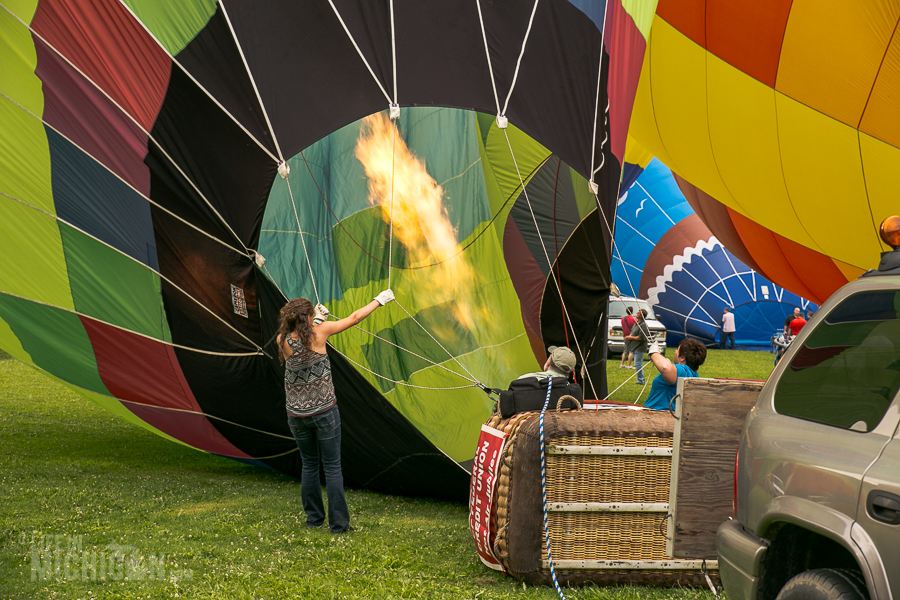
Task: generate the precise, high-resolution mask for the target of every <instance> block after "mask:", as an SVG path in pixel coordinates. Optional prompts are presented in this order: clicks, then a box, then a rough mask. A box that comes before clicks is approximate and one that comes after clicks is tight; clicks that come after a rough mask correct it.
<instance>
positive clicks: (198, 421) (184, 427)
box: [80, 316, 251, 458]
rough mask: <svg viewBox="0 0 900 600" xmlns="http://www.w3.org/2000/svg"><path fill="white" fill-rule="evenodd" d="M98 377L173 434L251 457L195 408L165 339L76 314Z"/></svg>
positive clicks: (135, 410)
mask: <svg viewBox="0 0 900 600" xmlns="http://www.w3.org/2000/svg"><path fill="white" fill-rule="evenodd" d="M80 318H81V322H82V324H83V325H84V328H85V330H86V331H87V334H88V337H89V338H90V340H91V346H92V347H93V349H94V356H95V357H96V359H97V369H98V371H99V372H100V378H101V379H102V380H103V383H104V385H106V388H107V389H108V390H109V391H110V393H111V394H112V395H113V396H115V397H116V398H118V399H120V400H122V401H123V402H122V403H123V405H124V406H125V407H126V408H128V410H130V411H131V412H133V413H134V414H135V415H137V416H138V417H139V418H140V419H142V420H143V421H144V422H146V423H148V424H149V425H152V426H153V427H156V428H157V429H159V430H160V431H162V432H163V433H166V434H168V435H170V436H172V437H174V438H175V439H178V440H181V441H182V442H184V443H186V444H189V445H190V446H193V447H194V448H198V449H200V450H205V451H207V452H214V453H215V454H222V455H224V456H232V457H240V458H251V457H250V456H249V455H247V454H246V453H244V452H243V451H241V450H238V449H237V448H235V447H234V445H233V444H232V443H231V442H229V441H228V440H227V439H226V438H225V437H224V436H223V435H222V434H221V433H219V431H218V430H217V429H216V428H215V427H213V425H212V424H211V423H210V422H209V421H208V420H207V418H206V417H205V416H204V415H203V414H202V413H201V410H200V406H199V405H198V404H197V401H196V400H195V399H194V395H193V393H191V389H190V387H189V386H188V383H187V381H185V379H184V375H183V374H182V372H181V368H180V367H179V366H178V360H177V359H176V357H175V352H174V351H173V350H172V347H171V346H169V345H168V344H163V343H162V342H158V341H156V340H152V339H150V338H145V337H143V336H140V335H137V334H134V333H131V332H129V331H125V330H123V329H118V328H116V327H112V326H110V325H106V324H105V323H101V322H100V321H95V320H94V319H89V318H87V317H84V316H81V317H80Z"/></svg>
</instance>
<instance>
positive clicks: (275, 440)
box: [175, 347, 300, 477]
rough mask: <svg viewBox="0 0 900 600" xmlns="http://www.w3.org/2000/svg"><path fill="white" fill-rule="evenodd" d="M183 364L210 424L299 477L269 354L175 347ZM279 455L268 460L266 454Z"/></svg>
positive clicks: (241, 446) (240, 445)
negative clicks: (218, 353) (231, 353)
mask: <svg viewBox="0 0 900 600" xmlns="http://www.w3.org/2000/svg"><path fill="white" fill-rule="evenodd" d="M175 354H176V356H177V357H178V364H179V365H180V366H181V370H182V372H183V373H184V376H185V379H187V381H188V383H189V385H190V386H191V391H192V392H193V394H194V397H195V398H196V399H197V403H198V404H199V405H200V408H201V409H202V410H203V412H204V413H205V414H206V415H209V416H210V417H218V418H209V422H210V423H212V424H213V426H214V427H215V428H216V429H217V430H218V431H219V432H220V433H221V434H222V435H224V436H225V438H226V439H228V441H229V442H231V443H232V444H234V445H235V446H236V447H237V448H239V449H240V450H243V451H244V452H246V453H247V454H249V455H250V456H252V457H254V458H257V459H259V460H261V461H262V462H264V463H265V464H267V465H269V466H271V467H274V468H276V469H278V470H280V471H284V472H286V473H289V474H291V475H294V476H295V477H296V476H299V475H300V471H299V462H300V461H299V456H297V454H298V453H297V452H294V450H295V449H296V447H297V444H296V442H295V441H294V438H293V436H292V435H291V431H290V429H289V428H288V424H287V416H286V414H285V410H284V390H283V389H282V385H283V384H282V382H281V380H280V379H279V378H278V374H277V373H275V372H274V371H273V369H272V367H271V365H270V364H269V360H268V359H267V358H266V357H264V356H259V355H257V356H216V355H214V354H203V353H200V352H192V351H190V350H184V349H182V348H178V347H176V348H175ZM277 455H282V456H278V457H277V458H274V459H265V458H263V457H266V456H277Z"/></svg>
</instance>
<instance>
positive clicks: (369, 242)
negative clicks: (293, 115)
mask: <svg viewBox="0 0 900 600" xmlns="http://www.w3.org/2000/svg"><path fill="white" fill-rule="evenodd" d="M361 123H362V122H361V121H357V122H356V123H353V124H351V125H348V126H347V127H344V128H342V129H341V130H339V131H337V132H335V133H332V134H331V135H329V136H328V137H326V138H324V139H323V140H321V141H319V142H317V143H315V144H313V145H312V146H311V147H309V148H307V149H306V150H304V151H303V156H299V155H298V156H295V157H293V158H291V159H289V160H288V164H289V165H290V167H291V174H290V177H289V182H290V188H289V187H288V183H287V182H286V181H285V180H282V179H281V178H280V177H279V178H276V180H275V182H274V184H273V186H272V191H271V193H270V195H269V201H268V203H267V205H266V212H265V215H264V217H263V225H262V230H261V233H260V243H259V251H260V253H261V254H262V255H263V256H265V257H266V260H267V263H266V267H267V268H268V269H269V272H270V273H271V274H272V277H273V278H274V279H275V281H276V282H277V283H278V285H279V287H281V289H282V291H283V292H284V293H285V295H287V296H288V297H296V296H303V297H306V298H314V297H315V291H316V290H314V289H313V285H312V281H311V280H310V277H309V267H308V266H307V264H306V253H308V254H309V261H310V263H311V265H312V270H313V274H314V277H315V283H316V288H317V289H318V295H319V298H320V299H321V300H322V302H325V303H327V302H329V301H332V300H339V299H341V298H342V296H343V290H344V289H346V288H347V287H356V286H359V285H363V283H364V281H366V280H364V279H363V280H361V279H360V278H362V277H366V275H365V273H369V275H368V276H369V277H371V278H375V279H378V278H380V273H381V269H382V268H383V266H382V265H381V264H380V263H379V262H378V261H376V260H373V259H372V258H370V257H368V256H367V255H366V252H368V253H369V254H371V255H372V256H375V257H377V258H378V260H380V261H383V262H388V248H387V242H388V239H389V230H388V225H387V223H385V221H384V220H383V219H380V218H379V217H378V216H377V210H373V209H372V206H371V204H369V201H368V195H369V192H368V187H367V181H366V175H365V170H364V169H363V166H362V163H360V161H359V160H358V159H357V158H356V155H355V149H356V144H357V141H358V140H359V134H360V128H361ZM398 131H399V133H400V136H401V137H402V138H403V140H405V141H406V143H407V145H408V147H409V148H410V150H411V151H412V153H413V154H415V156H416V157H417V158H418V159H419V160H420V161H422V162H423V163H424V164H425V165H426V170H427V171H428V173H429V175H430V176H431V177H432V178H433V179H434V180H435V182H436V183H437V184H438V185H440V186H441V187H442V189H443V192H444V198H443V199H444V206H445V207H446V210H447V216H448V218H449V220H450V222H451V224H452V226H453V227H454V228H455V229H456V231H457V236H458V237H466V236H468V235H470V234H471V233H472V232H473V231H474V230H475V229H476V228H477V227H479V226H480V223H481V222H483V221H485V220H488V219H490V214H491V213H490V205H489V204H488V202H487V195H486V190H485V181H484V173H483V171H482V169H480V168H478V166H479V164H480V163H481V162H482V155H481V153H480V152H479V146H480V144H479V139H480V134H479V131H478V123H477V118H476V113H473V112H471V111H464V110H458V109H447V108H404V109H403V110H402V111H401V116H400V119H399V121H398ZM507 154H508V153H507ZM304 158H305V160H304ZM323 195H324V197H325V199H326V200H327V203H326V200H323V199H322V196H323ZM292 196H293V202H292ZM329 205H330V209H329ZM295 206H296V209H297V212H296V214H295V212H294V207H295ZM332 211H333V213H334V214H333V215H332ZM360 211H368V212H370V213H371V214H370V215H368V216H366V217H362V216H360V218H363V219H365V220H364V221H363V222H362V223H356V222H354V223H350V222H348V220H349V219H351V217H354V216H355V215H356V213H358V212H360ZM298 218H299V221H300V223H301V225H302V230H303V232H304V235H303V241H304V242H305V244H306V251H305V252H304V249H303V245H302V244H301V241H300V236H299V235H298V233H297V231H298V226H297V221H298ZM335 219H339V220H341V221H342V224H337V223H336V222H335ZM378 221H380V222H381V223H380V224H379V223H378ZM341 225H343V227H342V226H341ZM367 227H371V228H372V229H368V228H367ZM350 228H354V229H353V232H352V236H353V239H355V240H356V242H358V243H359V244H360V245H361V246H363V248H365V252H363V251H362V250H361V249H360V248H359V247H358V246H357V245H356V243H354V241H353V240H352V239H349V238H348V236H347V232H346V231H345V229H348V230H349V229H350ZM376 228H377V229H376ZM360 231H363V232H364V234H361V233H360ZM360 235H365V240H363V239H361V238H360V237H359V236H360ZM332 238H333V239H332ZM337 249H339V250H340V252H342V254H341V256H340V258H338V257H336V256H335V254H334V252H335V251H337ZM400 249H401V246H400V244H399V243H398V241H397V240H395V244H394V254H395V256H394V262H395V264H397V260H398V259H402V257H401V252H402V251H401V250H400ZM351 257H353V260H354V261H364V262H365V263H366V264H363V265H358V266H355V267H354V272H355V274H353V275H351V276H348V275H347V274H345V273H343V272H341V270H340V268H339V267H338V268H336V265H337V261H338V260H340V261H344V262H342V264H347V263H346V261H347V260H348V259H350V258H351ZM338 273H340V278H339V277H338ZM343 280H348V281H349V283H347V284H344V283H343Z"/></svg>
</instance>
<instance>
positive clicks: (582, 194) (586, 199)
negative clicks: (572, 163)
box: [563, 163, 597, 220]
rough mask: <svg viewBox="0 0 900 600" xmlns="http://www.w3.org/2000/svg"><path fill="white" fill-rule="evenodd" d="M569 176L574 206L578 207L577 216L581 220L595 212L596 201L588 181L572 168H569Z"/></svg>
mask: <svg viewBox="0 0 900 600" xmlns="http://www.w3.org/2000/svg"><path fill="white" fill-rule="evenodd" d="M563 164H565V163H563ZM569 176H570V177H571V178H572V189H574V190H575V206H577V207H578V216H579V217H580V218H581V219H582V220H583V219H584V218H585V217H586V216H588V215H589V214H591V213H592V212H594V211H595V210H597V199H596V198H595V197H594V194H593V193H592V192H591V189H590V187H589V186H588V180H587V179H585V178H584V177H582V176H581V174H579V173H578V172H577V171H576V170H575V169H573V168H572V167H569Z"/></svg>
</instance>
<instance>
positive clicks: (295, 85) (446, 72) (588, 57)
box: [229, 0, 608, 176]
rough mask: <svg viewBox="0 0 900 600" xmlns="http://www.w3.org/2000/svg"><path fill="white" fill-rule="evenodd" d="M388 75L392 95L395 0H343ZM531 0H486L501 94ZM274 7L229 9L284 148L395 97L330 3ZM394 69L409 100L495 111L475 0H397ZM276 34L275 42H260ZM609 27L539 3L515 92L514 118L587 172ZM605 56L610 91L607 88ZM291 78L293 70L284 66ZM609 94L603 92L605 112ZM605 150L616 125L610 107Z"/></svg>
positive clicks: (360, 39) (359, 37) (366, 47)
mask: <svg viewBox="0 0 900 600" xmlns="http://www.w3.org/2000/svg"><path fill="white" fill-rule="evenodd" d="M336 6H338V10H339V12H340V14H341V17H342V18H343V19H344V21H345V22H346V23H347V24H348V28H349V29H350V31H351V32H352V34H353V36H354V39H356V41H357V43H358V44H359V45H360V48H361V50H362V52H363V55H364V56H366V58H367V60H368V61H369V63H370V65H371V66H372V69H373V70H374V71H375V73H376V75H377V77H378V79H379V81H381V83H382V85H383V86H384V87H385V89H386V90H387V92H388V94H389V95H390V96H392V95H393V82H392V76H391V60H392V59H391V38H390V20H389V19H390V14H389V9H388V6H389V3H388V2H387V0H379V1H378V2H373V1H372V0H341V1H340V2H338V3H337V4H336ZM533 6H534V3H533V2H532V0H516V1H503V2H482V9H483V14H484V21H485V28H486V31H487V40H488V43H489V47H490V52H491V60H492V66H493V71H494V76H495V80H496V82H497V90H498V95H499V97H500V104H501V106H502V104H503V103H504V101H505V99H506V96H507V94H508V91H509V87H510V84H511V82H512V79H513V74H514V72H515V68H516V61H517V60H518V56H519V52H520V49H521V45H522V42H523V40H524V36H525V31H526V29H527V27H528V19H529V17H530V15H531V10H532V7H533ZM279 10H280V12H278V14H273V12H272V10H271V7H270V5H269V3H267V2H262V1H261V0H256V1H247V2H241V3H235V4H234V6H231V5H229V15H230V16H231V20H232V23H233V24H234V26H235V30H236V32H237V36H238V39H239V41H240V42H241V46H242V48H243V49H244V53H245V56H246V57H247V60H248V63H249V64H250V67H251V70H252V72H253V74H254V80H255V81H256V83H257V86H258V88H259V90H260V93H261V95H262V97H263V100H264V102H265V105H266V109H267V111H268V114H269V117H270V119H271V120H272V123H273V127H274V129H275V132H276V136H277V138H278V141H279V144H280V145H281V148H282V151H283V152H284V153H285V155H286V156H293V155H294V154H296V153H297V152H299V151H300V150H302V149H303V148H306V147H307V146H309V145H310V144H312V143H313V142H315V141H317V140H319V139H321V138H322V137H324V136H325V135H327V134H329V133H331V132H332V131H335V130H337V129H339V128H340V127H343V126H344V125H347V124H348V123H352V122H353V121H356V120H357V119H360V118H362V117H364V116H366V115H369V114H371V113H373V112H377V111H380V110H384V109H385V108H387V104H388V100H387V99H386V98H385V97H384V94H383V93H382V92H381V90H380V89H379V88H378V86H377V85H376V83H375V81H374V80H373V79H372V76H371V74H370V73H369V72H368V70H367V69H366V68H365V65H364V64H363V62H362V61H361V60H360V58H359V55H358V54H357V52H356V50H355V49H354V48H353V46H352V44H351V42H350V40H349V39H348V36H347V34H346V32H345V31H344V30H343V28H342V27H341V25H340V23H339V21H338V20H337V17H336V16H335V15H334V12H333V11H332V9H331V7H330V6H329V5H328V3H324V2H318V1H312V0H304V1H298V2H292V3H287V4H286V5H284V6H283V7H280V9H279ZM394 17H395V25H396V30H397V34H396V44H397V79H398V95H399V101H400V104H401V105H403V106H447V107H456V108H466V109H473V110H477V111H480V112H484V113H487V114H496V112H497V102H496V101H495V98H494V91H493V87H492V85H491V77H490V73H489V71H488V63H487V58H486V56H485V50H484V39H483V38H482V32H481V27H480V25H479V18H478V12H477V7H476V4H475V3H474V2H459V1H458V0H429V1H428V2H420V1H415V0H396V1H395V2H394ZM260 39H265V40H268V41H269V43H267V44H259V43H252V40H260ZM602 56H604V53H603V52H602V42H601V34H600V31H599V30H598V29H597V28H596V26H595V25H594V23H593V22H592V21H591V20H590V19H589V18H588V17H587V16H586V15H585V14H584V13H582V12H581V11H580V10H578V9H577V8H576V7H574V6H572V5H571V4H570V3H569V2H568V1H567V0H544V1H542V2H540V3H539V5H538V11H537V15H536V16H535V19H534V24H533V26H532V31H531V34H530V36H529V39H528V44H527V49H526V52H525V56H524V58H523V62H522V66H521V69H520V71H519V75H518V79H517V83H516V88H515V91H514V93H513V96H512V100H511V101H510V106H509V110H508V116H509V118H510V122H511V123H514V124H515V125H516V126H517V127H519V128H521V129H522V130H523V131H525V132H526V133H528V134H529V135H531V136H532V137H534V138H535V139H537V140H538V141H540V142H541V143H542V144H544V146H546V147H547V148H548V149H550V150H551V151H553V152H554V153H557V154H559V155H560V156H561V157H562V159H563V160H564V161H566V162H567V163H569V164H571V165H573V166H574V168H575V169H576V170H577V171H578V172H579V173H581V174H582V175H585V176H588V175H589V171H590V159H591V154H592V153H591V147H592V138H593V127H594V107H595V100H596V91H597V90H596V86H597V77H596V73H597V71H598V62H599V61H600V59H601V57H602ZM607 63H608V61H607V60H606V59H605V58H604V65H603V81H602V84H601V90H605V89H606V87H605V85H606V73H607V72H608V64H607ZM288 73H289V74H290V76H287V74H288ZM605 106H606V94H605V92H603V93H601V98H600V107H601V111H602V110H603V107H605ZM598 127H599V130H598V132H597V136H596V142H595V144H596V147H597V149H598V151H597V152H596V154H597V164H599V162H600V158H599V157H600V152H599V148H600V145H601V143H602V142H603V140H604V138H606V137H607V135H606V134H607V132H608V125H606V124H605V123H604V120H603V118H602V115H601V119H600V123H599V124H598Z"/></svg>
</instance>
